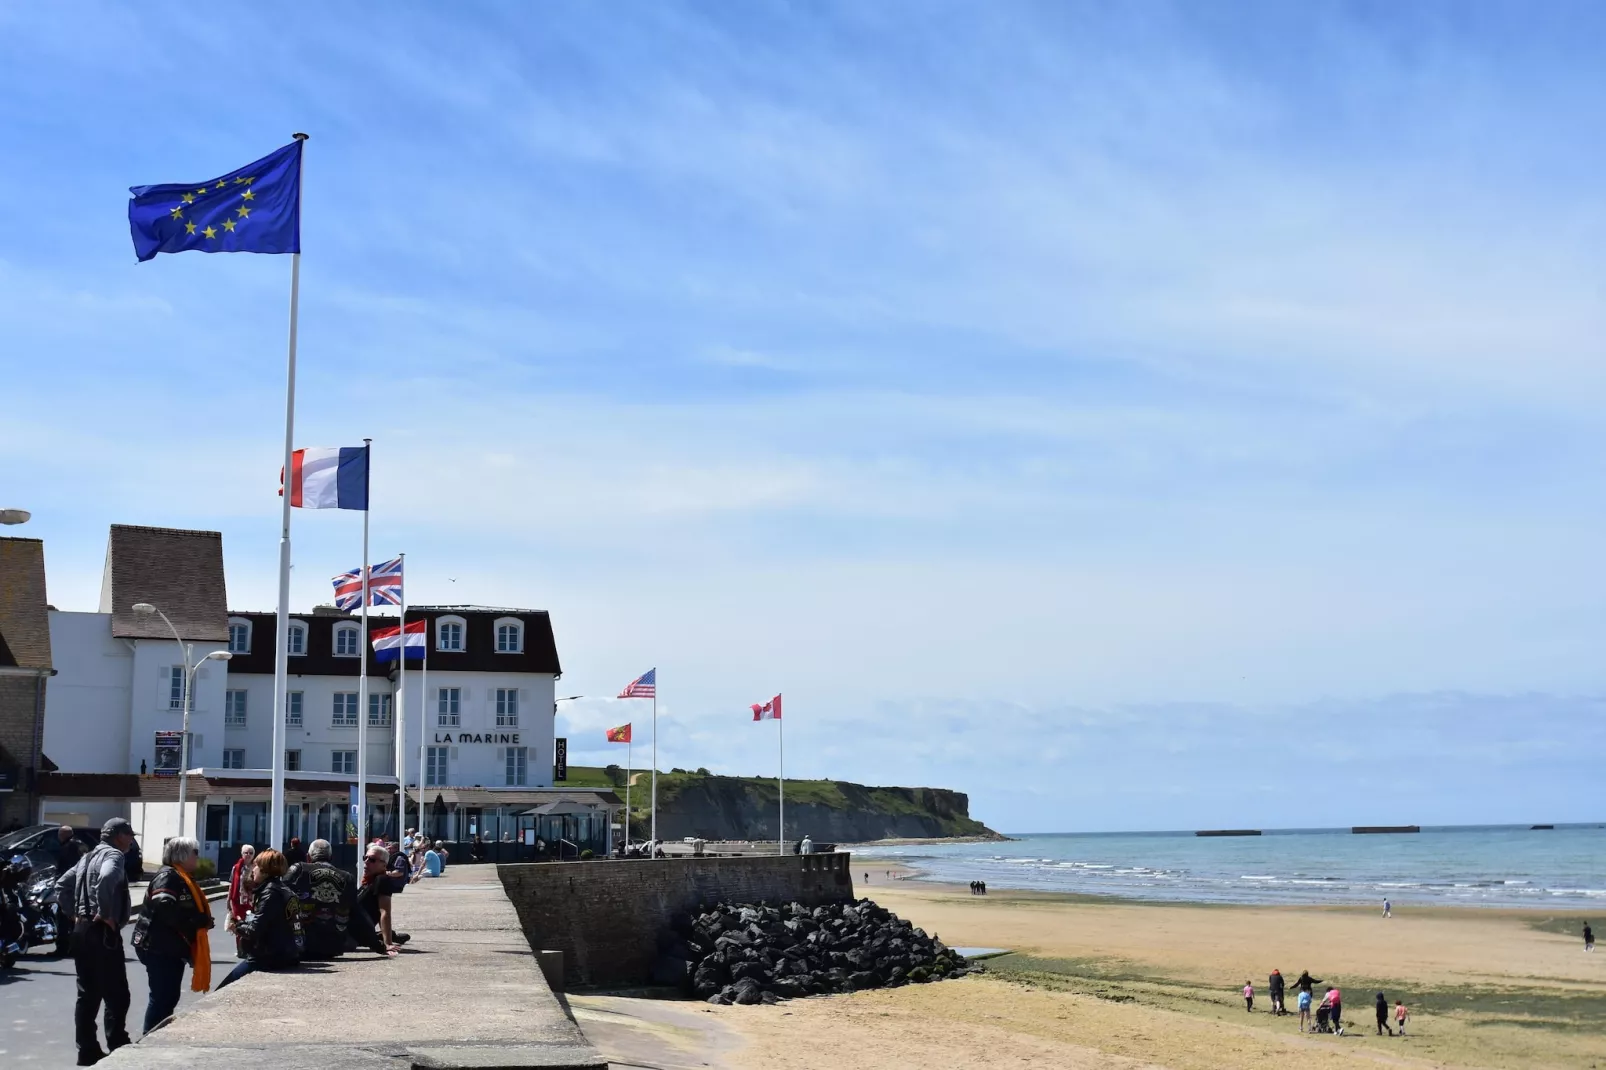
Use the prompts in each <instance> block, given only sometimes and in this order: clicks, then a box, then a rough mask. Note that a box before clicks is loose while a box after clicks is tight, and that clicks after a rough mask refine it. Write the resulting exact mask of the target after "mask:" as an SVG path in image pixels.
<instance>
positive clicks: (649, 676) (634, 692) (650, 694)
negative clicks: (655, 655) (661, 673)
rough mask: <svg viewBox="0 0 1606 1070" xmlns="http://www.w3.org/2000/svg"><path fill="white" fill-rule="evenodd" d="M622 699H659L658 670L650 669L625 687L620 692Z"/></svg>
mask: <svg viewBox="0 0 1606 1070" xmlns="http://www.w3.org/2000/svg"><path fill="white" fill-rule="evenodd" d="M619 697H620V698H657V697H658V670H657V669H648V670H647V671H646V672H644V673H642V674H641V675H640V676H638V677H636V678H635V679H634V680H632V681H630V683H629V684H627V685H626V686H625V689H624V690H623V691H621V692H619Z"/></svg>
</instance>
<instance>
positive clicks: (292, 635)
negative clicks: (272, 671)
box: [284, 620, 307, 658]
mask: <svg viewBox="0 0 1606 1070" xmlns="http://www.w3.org/2000/svg"><path fill="white" fill-rule="evenodd" d="M298 646H299V647H300V649H299V650H298V649H296V648H297V647H298ZM284 652H285V654H286V656H288V657H292V658H304V657H306V656H307V622H306V621H304V620H293V621H291V622H290V625H289V627H287V628H286V629H285V630H284Z"/></svg>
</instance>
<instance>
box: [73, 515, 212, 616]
mask: <svg viewBox="0 0 1606 1070" xmlns="http://www.w3.org/2000/svg"><path fill="white" fill-rule="evenodd" d="M136 602H149V603H150V604H151V605H153V606H155V607H156V608H157V609H160V610H161V611H162V612H163V613H165V614H167V617H168V619H169V620H171V621H172V622H173V626H174V627H176V628H177V629H178V632H179V635H180V636H182V637H183V638H185V639H193V640H196V641H198V642H212V643H223V642H227V641H228V638H229V609H228V606H229V599H228V591H227V590H226V589H225V587H224V582H223V535H222V533H221V532H216V531H184V530H181V529H179V528H146V527H137V526H135V525H133V524H113V525H112V530H111V536H110V538H108V539H107V541H106V571H105V574H104V575H103V576H102V577H101V584H100V611H101V612H102V613H110V614H111V615H112V634H113V635H115V636H117V637H118V638H120V639H171V638H173V633H172V632H171V631H169V630H168V628H167V625H166V624H164V623H163V622H162V618H161V617H157V616H152V617H149V618H146V617H139V616H136V615H135V614H134V608H133V607H134V603H136Z"/></svg>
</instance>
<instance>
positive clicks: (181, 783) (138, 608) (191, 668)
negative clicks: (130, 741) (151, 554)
mask: <svg viewBox="0 0 1606 1070" xmlns="http://www.w3.org/2000/svg"><path fill="white" fill-rule="evenodd" d="M134 615H135V616H137V617H149V616H152V615H154V616H158V617H161V618H162V622H163V623H164V624H166V625H167V630H168V631H170V632H172V633H173V639H174V640H175V641H176V642H177V643H178V648H179V652H180V653H182V654H183V655H184V724H183V728H182V729H181V730H180V735H179V745H178V746H179V751H178V753H179V762H178V764H179V770H178V834H179V835H180V836H182V835H184V833H185V828H184V825H185V821H184V797H185V789H186V788H187V787H188V786H189V780H190V709H191V708H192V707H193V706H194V704H195V697H194V696H195V674H196V673H197V672H199V671H200V669H201V665H202V664H203V663H205V662H208V661H228V660H229V659H230V658H232V657H233V656H234V655H233V654H231V653H229V652H228V651H227V650H214V651H212V652H211V653H210V654H208V655H206V656H205V657H203V658H201V659H200V660H199V661H196V662H195V663H194V664H191V663H190V655H191V654H193V653H194V652H195V651H194V648H193V647H192V645H191V644H189V643H186V642H185V641H184V637H183V636H181V635H179V634H178V629H177V628H175V627H173V622H172V621H170V620H168V619H167V614H166V613H163V612H162V611H161V610H159V609H157V608H156V607H155V606H153V605H151V604H150V603H149V602H135V603H134Z"/></svg>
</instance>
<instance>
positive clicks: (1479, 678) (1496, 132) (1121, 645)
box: [0, 0, 1606, 832]
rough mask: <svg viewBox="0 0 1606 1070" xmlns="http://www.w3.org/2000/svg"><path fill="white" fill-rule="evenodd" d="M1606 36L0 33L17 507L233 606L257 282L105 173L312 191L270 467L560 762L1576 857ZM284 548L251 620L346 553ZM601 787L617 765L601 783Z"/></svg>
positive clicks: (1584, 809)
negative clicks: (240, 176)
mask: <svg viewBox="0 0 1606 1070" xmlns="http://www.w3.org/2000/svg"><path fill="white" fill-rule="evenodd" d="M1603 32H1606V9H1603V8H1601V7H1600V5H1598V4H1588V3H1567V2H1564V0H1558V2H1554V3H1547V4H1544V5H1537V6H1536V5H1528V4H1519V3H1509V4H1506V3H1495V2H1485V3H1479V4H1465V3H1434V2H1427V0H1424V2H1422V3H1415V4H1410V5H1399V4H1394V3H1352V4H1340V3H1319V2H1313V3H1307V4H1299V5H1289V4H1282V3H1255V2H1247V0H1246V2H1240V3H1233V4H1209V5H1197V4H1177V5H1168V4H1157V3H1147V2H1139V0H1134V2H1131V3H1123V4H1119V5H1111V4H1095V3H1073V2H1056V3H1042V4H1036V3H1025V2H1013V0H999V2H996V3H988V4H964V3H949V2H942V0H920V2H910V3H903V2H894V0H887V2H882V3H877V4H860V3H842V4H832V3H826V2H819V3H784V2H765V0H754V2H751V3H743V4H720V3H709V2H705V3H693V4H679V3H668V2H665V3H659V4H634V5H624V6H619V5H604V4H591V3H579V2H558V0H554V2H548V3H541V4H530V3H500V4H498V3H489V2H487V3H479V4H474V5H468V6H453V7H447V6H442V5H432V4H421V3H394V4H386V5H383V7H382V8H376V7H373V6H346V7H340V6H336V7H333V8H330V7H328V6H327V5H311V4H293V3H291V4H282V5H274V6H273V7H271V8H260V9H247V8H239V9H204V10H203V9H199V8H196V7H195V6H194V5H177V4H175V5H167V4H162V3H144V4H140V5H137V6H128V5H121V4H115V3H103V4H97V3H84V4H78V5H74V6H73V7H72V9H71V10H67V9H64V8H62V7H60V6H58V5H48V4H19V3H13V4H3V5H0V143H3V144H4V145H5V146H6V150H5V161H4V165H3V166H0V234H3V237H0V332H3V334H0V338H3V341H0V499H4V500H3V501H0V505H6V506H11V507H20V508H27V509H29V510H31V511H32V512H33V514H34V519H33V520H32V521H31V522H30V523H29V524H28V525H26V526H25V527H21V528H15V529H11V531H10V533H13V534H18V535H24V534H26V535H31V536H35V537H39V538H42V539H44V540H45V542H46V559H47V568H48V579H49V587H50V597H51V600H52V602H53V603H54V604H55V605H57V606H59V607H61V608H64V609H93V608H94V607H95V606H96V604H97V603H98V591H99V582H100V574H101V564H102V560H103V557H104V553H105V541H106V533H107V527H108V525H110V524H112V523H136V524H156V525H164V526H173V527H184V528H200V529H207V530H219V531H221V532H223V537H224V549H225V555H226V566H227V574H228V585H229V598H230V603H231V605H232V606H233V607H234V608H237V609H254V610H265V609H271V608H272V607H273V606H274V604H275V601H276V562H277V553H278V549H277V542H278V535H279V530H278V529H279V521H278V499H277V497H276V493H275V491H276V486H277V473H278V469H279V466H280V463H281V459H282V449H283V435H284V430H283V426H284V425H283V417H284V390H285V342H286V322H287V308H288V290H289V275H290V263H289V258H288V257H282V256H251V255H234V256H222V255H218V256H205V255H199V254H196V255H178V256H161V257H158V258H157V259H156V260H154V261H151V262H149V263H145V264H137V263H136V262H135V259H134V255H133V251H132V247H131V244H130V241H129V235H128V227H127V221H126V203H127V188H128V187H130V186H134V185H143V184H148V183H161V182H190V181H198V180H201V179H205V178H208V177H210V176H216V175H219V174H222V173H225V172H228V171H232V170H234V169H235V168H237V167H241V166H243V165H244V164H246V163H249V162H250V161H252V160H255V159H257V158H259V157H262V156H265V155H267V154H268V153H269V152H271V151H272V150H274V149H276V148H278V147H279V146H280V145H283V144H285V143H287V142H288V141H289V140H290V134H291V133H292V132H295V131H305V132H307V133H309V134H310V135H311V140H310V141H309V142H308V143H307V148H306V155H305V172H304V194H303V198H304V199H303V223H302V227H303V257H302V264H301V305H300V342H299V348H300V366H299V372H298V395H297V409H296V426H297V430H296V436H295V437H296V444H297V445H298V446H332V445H357V444H359V443H360V440H361V439H362V438H364V437H371V438H372V439H373V440H374V445H373V449H374V454H373V456H374V461H373V496H372V505H373V512H372V515H371V520H372V528H373V548H374V557H375V559H376V560H378V559H381V558H383V557H388V556H390V555H392V554H394V553H397V552H402V551H405V552H406V553H407V561H408V569H409V591H410V595H409V597H410V599H411V600H412V601H413V602H415V603H475V604H487V605H511V606H519V607H529V608H538V609H548V610H550V611H551V612H552V615H553V621H554V627H555V630H556V634H557V639H558V646H559V652H560V655H561V657H562V661H563V665H564V670H565V671H564V675H563V679H562V681H561V682H560V684H559V693H560V694H569V693H573V694H581V695H584V696H587V697H585V698H582V699H580V700H577V701H575V702H572V703H568V704H566V705H565V706H564V707H563V710H562V713H561V714H560V717H559V731H560V734H565V735H567V736H568V737H569V739H570V761H571V762H574V763H576V764H602V763H604V762H607V761H610V760H613V761H620V760H622V758H623V754H622V753H621V752H622V749H623V748H621V747H617V746H612V747H610V746H609V745H607V744H605V743H604V742H602V731H603V729H604V728H606V727H608V726H611V725H615V724H619V723H622V722H625V721H634V723H635V724H636V725H637V726H638V731H637V738H638V739H645V738H648V737H649V736H650V726H649V723H648V722H649V720H650V717H651V712H650V707H649V706H648V704H647V703H645V702H642V701H639V700H636V701H629V700H627V701H619V700H615V699H612V698H611V697H609V696H612V695H614V694H617V692H618V690H619V689H620V688H621V687H623V686H624V685H625V684H626V683H627V682H628V681H629V680H631V679H632V678H633V677H635V676H636V675H638V674H640V673H641V672H643V671H644V670H646V669H647V668H649V667H652V666H657V668H658V670H659V686H660V690H661V693H662V699H661V701H660V702H659V705H658V725H657V729H658V734H659V743H658V751H659V755H658V759H659V764H660V766H661V767H663V768H666V769H667V768H670V767H673V766H680V767H686V768H695V767H698V766H706V767H709V768H711V769H713V770H714V771H716V772H727V773H736V774H743V775H773V774H774V773H775V772H776V770H777V763H778V758H779V755H778V743H779V740H778V738H777V732H776V727H775V725H773V724H772V723H765V724H763V725H754V724H752V723H751V721H750V718H749V714H748V713H747V706H748V704H750V703H752V702H755V701H762V700H764V699H767V698H768V697H769V696H770V695H772V694H774V693H776V692H781V693H783V694H784V695H785V701H786V707H785V708H786V722H785V724H786V734H787V741H786V743H787V745H786V748H785V754H786V771H787V773H788V774H790V775H794V776H809V777H829V778H834V779H843V780H854V781H859V782H867V783H874V784H901V785H931V786H941V787H948V788H952V789H956V790H959V791H964V792H967V793H968V794H969V796H970V799H971V806H972V813H973V814H974V816H977V817H979V818H980V819H982V820H984V821H986V822H987V823H989V824H990V825H991V826H993V827H994V828H998V829H1001V830H1005V831H1016V832H1028V831H1076V830H1107V829H1170V828H1190V827H1219V826H1234V827H1236V826H1244V825H1249V826H1260V827H1284V826H1312V825H1347V824H1361V823H1406V822H1414V823H1421V824H1434V823H1463V822H1464V823H1476V822H1496V821H1571V820H1594V819H1600V818H1602V817H1606V789H1602V788H1601V786H1600V785H1601V777H1600V768H1601V761H1602V755H1603V754H1606V717H1603V716H1602V715H1603V713H1606V677H1603V670H1602V665H1603V661H1602V657H1601V651H1602V650H1603V649H1606V614H1603V611H1602V607H1603V597H1606V578H1603V577H1606V573H1603V570H1602V568H1601V567H1600V546H1601V544H1602V539H1601V536H1602V534H1603V529H1606V498H1603V495H1602V476H1603V474H1606V473H1603V464H1602V457H1603V456H1606V425H1603V423H1602V421H1601V419H1600V417H1599V413H1600V411H1601V408H1602V406H1603V404H1606V351H1603V350H1606V343H1603V338H1606V293H1603V284H1602V279H1603V277H1606V274H1603V268H1606V207H1603V200H1602V197H1601V193H1600V181H1599V178H1600V174H1601V173H1602V168H1603V165H1606V149H1603V147H1602V142H1601V139H1600V138H1599V136H1598V130H1599V122H1600V116H1601V115H1602V114H1606V68H1602V66H1601V65H1600V63H1599V62H1598V59H1599V56H1598V50H1597V49H1596V48H1595V42H1598V41H1599V40H1600V39H1601V36H1602V34H1603ZM360 530H361V528H360V518H359V517H358V515H357V514H355V513H344V512H333V511H329V512H306V513H298V514H297V516H296V518H295V527H294V544H293V545H294V561H295V569H294V572H293V580H292V591H293V597H292V602H293V605H294V607H296V608H297V609H299V610H305V609H306V608H307V607H309V606H311V605H313V604H316V603H319V602H324V601H327V600H328V598H329V594H330V589H329V587H328V586H327V583H328V580H327V577H329V576H330V575H332V574H333V573H335V572H339V571H342V570H344V569H347V568H351V567H354V566H355V565H356V564H357V563H358V560H359V555H360ZM646 749H647V748H638V749H637V754H638V758H640V760H642V761H643V762H645V760H646V758H645V754H644V752H645V751H646Z"/></svg>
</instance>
